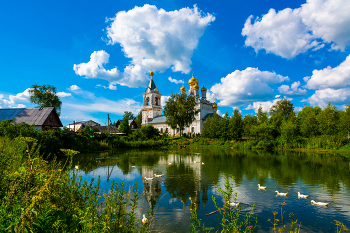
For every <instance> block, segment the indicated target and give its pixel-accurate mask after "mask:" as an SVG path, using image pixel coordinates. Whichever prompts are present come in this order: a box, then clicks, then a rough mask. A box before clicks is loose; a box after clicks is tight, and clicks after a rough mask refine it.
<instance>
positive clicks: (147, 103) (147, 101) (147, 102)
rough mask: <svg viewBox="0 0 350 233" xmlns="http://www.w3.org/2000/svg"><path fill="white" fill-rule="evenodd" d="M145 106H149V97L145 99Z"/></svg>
mask: <svg viewBox="0 0 350 233" xmlns="http://www.w3.org/2000/svg"><path fill="white" fill-rule="evenodd" d="M146 105H149V97H147V98H146Z"/></svg>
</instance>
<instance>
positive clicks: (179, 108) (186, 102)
mask: <svg viewBox="0 0 350 233" xmlns="http://www.w3.org/2000/svg"><path fill="white" fill-rule="evenodd" d="M195 106H196V98H195V97H194V96H193V95H189V96H187V95H186V94H185V93H183V94H172V95H171V96H170V98H169V99H168V101H167V102H166V103H165V107H164V110H163V114H164V115H165V116H166V121H165V122H166V123H167V124H168V125H169V126H170V127H171V128H172V129H177V128H179V129H180V131H183V130H184V129H185V127H189V126H190V125H191V123H192V122H193V121H195V119H196V114H198V112H199V111H198V110H196V109H195Z"/></svg>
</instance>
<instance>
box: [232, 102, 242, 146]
mask: <svg viewBox="0 0 350 233" xmlns="http://www.w3.org/2000/svg"><path fill="white" fill-rule="evenodd" d="M242 132H243V122H242V115H241V113H240V111H239V110H238V109H237V108H236V109H235V110H234V111H233V115H232V117H231V118H230V123H229V137H230V138H232V139H237V138H241V137H242Z"/></svg>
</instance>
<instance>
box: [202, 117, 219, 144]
mask: <svg viewBox="0 0 350 233" xmlns="http://www.w3.org/2000/svg"><path fill="white" fill-rule="evenodd" d="M202 135H203V136H204V137H206V138H219V137H220V136H219V135H220V116H219V115H218V114H216V113H214V115H213V116H210V117H208V118H207V119H206V120H205V122H204V123H203V130H202Z"/></svg>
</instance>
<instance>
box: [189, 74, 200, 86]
mask: <svg viewBox="0 0 350 233" xmlns="http://www.w3.org/2000/svg"><path fill="white" fill-rule="evenodd" d="M195 84H198V80H197V79H196V78H195V77H194V74H192V78H191V79H190V80H189V81H188V85H190V86H193V85H195Z"/></svg>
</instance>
